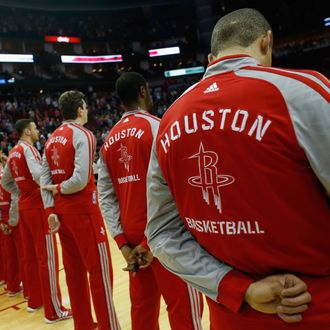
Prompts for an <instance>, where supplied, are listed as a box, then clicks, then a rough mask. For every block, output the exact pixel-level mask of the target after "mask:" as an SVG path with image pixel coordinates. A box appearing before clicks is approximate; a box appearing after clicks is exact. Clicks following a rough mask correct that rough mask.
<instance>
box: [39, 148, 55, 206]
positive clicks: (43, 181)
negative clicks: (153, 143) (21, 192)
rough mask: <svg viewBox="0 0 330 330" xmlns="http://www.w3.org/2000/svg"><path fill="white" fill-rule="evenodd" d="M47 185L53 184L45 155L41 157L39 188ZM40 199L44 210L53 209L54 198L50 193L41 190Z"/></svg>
mask: <svg viewBox="0 0 330 330" xmlns="http://www.w3.org/2000/svg"><path fill="white" fill-rule="evenodd" d="M49 184H53V179H52V175H51V173H50V168H49V164H48V161H47V158H46V154H44V156H43V157H42V170H41V177H40V186H41V187H43V186H46V185H49ZM41 197H42V201H43V204H44V208H45V209H47V208H49V207H54V197H53V194H52V193H51V192H50V191H47V190H45V189H41Z"/></svg>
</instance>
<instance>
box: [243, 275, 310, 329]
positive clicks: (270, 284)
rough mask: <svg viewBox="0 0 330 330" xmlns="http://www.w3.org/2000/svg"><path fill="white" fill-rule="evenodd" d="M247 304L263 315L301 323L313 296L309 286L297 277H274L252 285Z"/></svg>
mask: <svg viewBox="0 0 330 330" xmlns="http://www.w3.org/2000/svg"><path fill="white" fill-rule="evenodd" d="M244 300H245V302H247V303H248V304H249V305H250V306H251V307H252V308H253V309H255V310H256V311H259V312H261V313H266V314H277V315H278V316H279V317H280V318H281V319H282V320H283V321H285V322H288V323H294V322H300V321H301V319H302V316H301V313H302V312H304V311H306V310H307V308H308V303H310V301H311V295H310V294H309V292H308V291H307V285H306V284H305V282H303V281H302V280H301V279H299V278H298V277H296V276H295V275H291V274H285V275H273V276H268V277H265V278H264V279H262V280H260V281H257V282H255V283H252V284H251V285H250V286H249V287H248V289H247V291H246V294H245V297H244Z"/></svg>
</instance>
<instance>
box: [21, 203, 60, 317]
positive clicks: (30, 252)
mask: <svg viewBox="0 0 330 330" xmlns="http://www.w3.org/2000/svg"><path fill="white" fill-rule="evenodd" d="M19 219H20V220H19V221H20V232H21V238H22V243H23V244H22V245H23V264H24V274H25V277H26V281H27V282H28V291H29V299H28V306H29V307H32V308H36V307H39V306H41V305H44V313H45V317H46V318H47V319H56V318H59V317H61V316H62V311H63V309H64V308H63V306H62V303H61V302H62V298H61V292H60V288H59V282H58V254H57V246H56V240H55V236H54V235H51V234H49V233H48V225H47V220H46V216H45V213H44V210H43V209H32V208H31V209H29V210H21V209H20V210H19Z"/></svg>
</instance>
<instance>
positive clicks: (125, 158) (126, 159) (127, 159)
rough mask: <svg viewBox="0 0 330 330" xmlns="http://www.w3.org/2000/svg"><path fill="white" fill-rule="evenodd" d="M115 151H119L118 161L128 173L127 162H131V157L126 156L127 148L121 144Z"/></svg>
mask: <svg viewBox="0 0 330 330" xmlns="http://www.w3.org/2000/svg"><path fill="white" fill-rule="evenodd" d="M117 151H120V158H119V161H120V162H121V163H123V164H124V167H125V169H126V170H127V172H129V162H130V161H131V160H132V158H133V156H131V155H129V154H128V152H127V147H125V146H123V145H122V144H120V148H119V149H118V150H117Z"/></svg>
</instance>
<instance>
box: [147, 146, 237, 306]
mask: <svg viewBox="0 0 330 330" xmlns="http://www.w3.org/2000/svg"><path fill="white" fill-rule="evenodd" d="M147 201H148V223H147V227H146V232H145V233H146V236H147V238H148V245H149V246H150V248H151V251H152V253H153V254H154V256H155V257H157V258H158V259H159V261H160V262H161V263H162V264H163V266H164V267H165V268H167V269H168V270H169V271H171V272H172V273H174V274H176V275H178V276H179V277H181V278H182V279H184V280H185V281H186V282H188V283H189V284H191V285H192V286H193V287H195V288H196V289H197V290H199V291H202V292H203V293H204V294H205V295H207V296H209V297H210V298H211V299H213V300H215V301H216V300H217V296H218V286H219V283H220V281H221V280H222V278H223V277H224V276H225V275H226V274H227V273H228V272H229V271H230V270H231V269H232V268H231V267H229V266H227V265H226V264H224V263H221V262H220V261H218V260H217V259H215V258H214V257H213V256H211V255H210V254H209V253H208V252H206V251H205V250H204V249H203V248H202V247H201V246H200V245H199V244H198V242H197V241H196V240H195V239H194V238H193V236H192V235H191V234H190V232H189V231H187V230H186V228H185V226H184V224H183V221H182V220H181V218H180V215H179V212H178V210H177V208H176V205H175V202H174V200H173V198H172V195H171V193H170V190H169V188H168V186H167V183H166V182H165V179H164V177H163V175H162V173H161V170H160V168H159V164H158V159H157V154H156V149H155V143H154V145H153V148H152V152H151V159H150V163H149V169H148V176H147Z"/></svg>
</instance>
